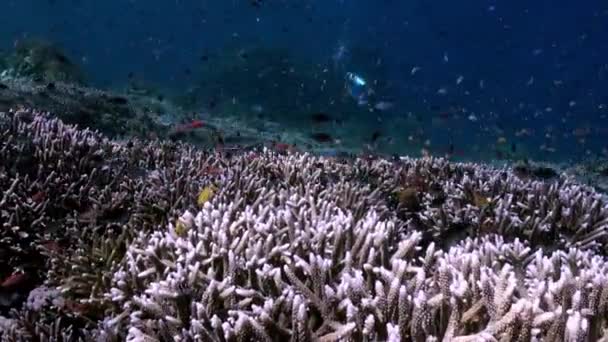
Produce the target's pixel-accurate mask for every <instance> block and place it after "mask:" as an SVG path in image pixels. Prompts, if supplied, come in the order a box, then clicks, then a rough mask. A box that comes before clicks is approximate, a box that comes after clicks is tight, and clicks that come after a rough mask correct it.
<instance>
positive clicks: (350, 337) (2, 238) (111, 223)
mask: <svg viewBox="0 0 608 342" xmlns="http://www.w3.org/2000/svg"><path fill="white" fill-rule="evenodd" d="M0 160H2V164H1V165H0V189H2V196H1V197H0V223H1V224H2V230H1V232H0V234H1V235H0V261H1V262H0V264H1V265H3V266H2V267H3V269H1V270H0V279H6V280H5V281H3V282H2V285H0V286H1V287H2V291H3V292H2V293H3V294H6V295H9V294H10V295H13V294H14V293H16V294H17V297H14V296H12V297H7V298H8V299H6V300H4V301H8V302H9V304H8V305H4V306H5V307H7V309H6V310H4V311H3V316H0V331H2V332H3V335H2V338H3V339H6V340H19V339H33V338H37V339H41V340H78V339H80V340H92V339H97V340H105V341H114V340H125V339H126V340H128V341H166V340H178V341H193V340H202V341H250V340H265V341H284V340H291V341H313V340H314V341H317V340H318V341H338V340H344V341H375V340H388V341H401V340H406V341H409V340H411V341H438V340H443V341H481V340H483V341H491V340H503V341H530V340H535V341H541V340H544V341H556V340H565V341H596V340H602V341H608V319H607V317H608V204H607V203H606V202H605V200H604V199H602V197H601V196H600V195H599V194H598V193H596V192H595V191H594V190H592V189H591V188H588V187H586V186H584V185H580V184H578V183H576V182H575V181H573V180H572V179H570V178H568V177H564V176H559V175H558V176H556V177H554V179H552V180H551V181H550V182H549V181H542V180H537V179H531V178H528V177H524V178H520V177H518V176H517V175H516V173H515V172H513V170H511V169H508V168H503V169H496V168H491V167H486V166H482V165H478V164H456V163H450V162H448V161H446V160H443V159H434V158H426V159H410V158H400V159H396V160H392V161H389V160H384V159H373V158H366V159H361V158H359V159H349V158H323V157H314V156H312V155H309V154H293V153H289V152H288V153H282V154H279V153H275V152H273V151H270V150H266V149H264V150H262V151H249V152H242V153H236V154H227V153H214V154H211V153H209V152H204V151H200V150H197V149H195V148H193V147H191V146H189V145H185V144H181V143H165V142H160V141H155V142H142V141H137V140H133V141H129V142H116V141H112V140H109V139H107V138H105V137H104V136H103V135H101V134H99V133H97V132H92V131H89V130H79V129H77V128H75V127H72V126H69V125H64V124H63V123H61V122H60V121H59V120H57V119H54V118H52V117H50V116H49V115H48V114H44V113H38V112H35V111H27V110H18V111H12V112H7V113H3V114H1V115H0ZM210 186H212V187H213V189H214V191H213V192H214V194H213V196H209V197H208V198H206V199H205V201H198V202H197V199H200V196H199V194H200V192H201V190H204V189H207V188H208V187H210ZM41 255H44V256H46V258H45V259H41V258H40V256H41ZM4 265H6V266H4ZM20 275H22V276H20ZM25 275H28V277H26V276H25ZM14 283H22V284H27V286H24V287H23V288H21V289H20V290H19V291H12V292H11V288H10V286H13V284H14ZM5 287H6V288H5ZM26 298H27V301H26ZM1 305H2V303H0V308H2V306H1ZM8 308H10V310H8Z"/></svg>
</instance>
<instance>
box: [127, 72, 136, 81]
mask: <svg viewBox="0 0 608 342" xmlns="http://www.w3.org/2000/svg"><path fill="white" fill-rule="evenodd" d="M134 77H135V73H133V71H131V72H129V73H128V74H127V78H128V79H133V78H134Z"/></svg>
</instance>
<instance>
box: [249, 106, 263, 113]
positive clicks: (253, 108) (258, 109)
mask: <svg viewBox="0 0 608 342" xmlns="http://www.w3.org/2000/svg"><path fill="white" fill-rule="evenodd" d="M251 111H252V112H254V113H256V114H260V113H261V112H263V111H264V107H262V105H259V104H254V105H253V106H251Z"/></svg>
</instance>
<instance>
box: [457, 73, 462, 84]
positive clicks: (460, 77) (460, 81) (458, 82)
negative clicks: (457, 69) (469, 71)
mask: <svg viewBox="0 0 608 342" xmlns="http://www.w3.org/2000/svg"><path fill="white" fill-rule="evenodd" d="M463 80H464V76H462V75H460V76H458V78H457V79H456V84H460V83H462V81H463Z"/></svg>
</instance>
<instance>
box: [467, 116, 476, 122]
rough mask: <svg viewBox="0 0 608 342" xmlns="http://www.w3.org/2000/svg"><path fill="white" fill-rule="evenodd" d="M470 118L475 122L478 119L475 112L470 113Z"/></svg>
mask: <svg viewBox="0 0 608 342" xmlns="http://www.w3.org/2000/svg"><path fill="white" fill-rule="evenodd" d="M468 119H469V121H473V122H475V121H477V117H476V116H475V114H471V115H469V117H468Z"/></svg>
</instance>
